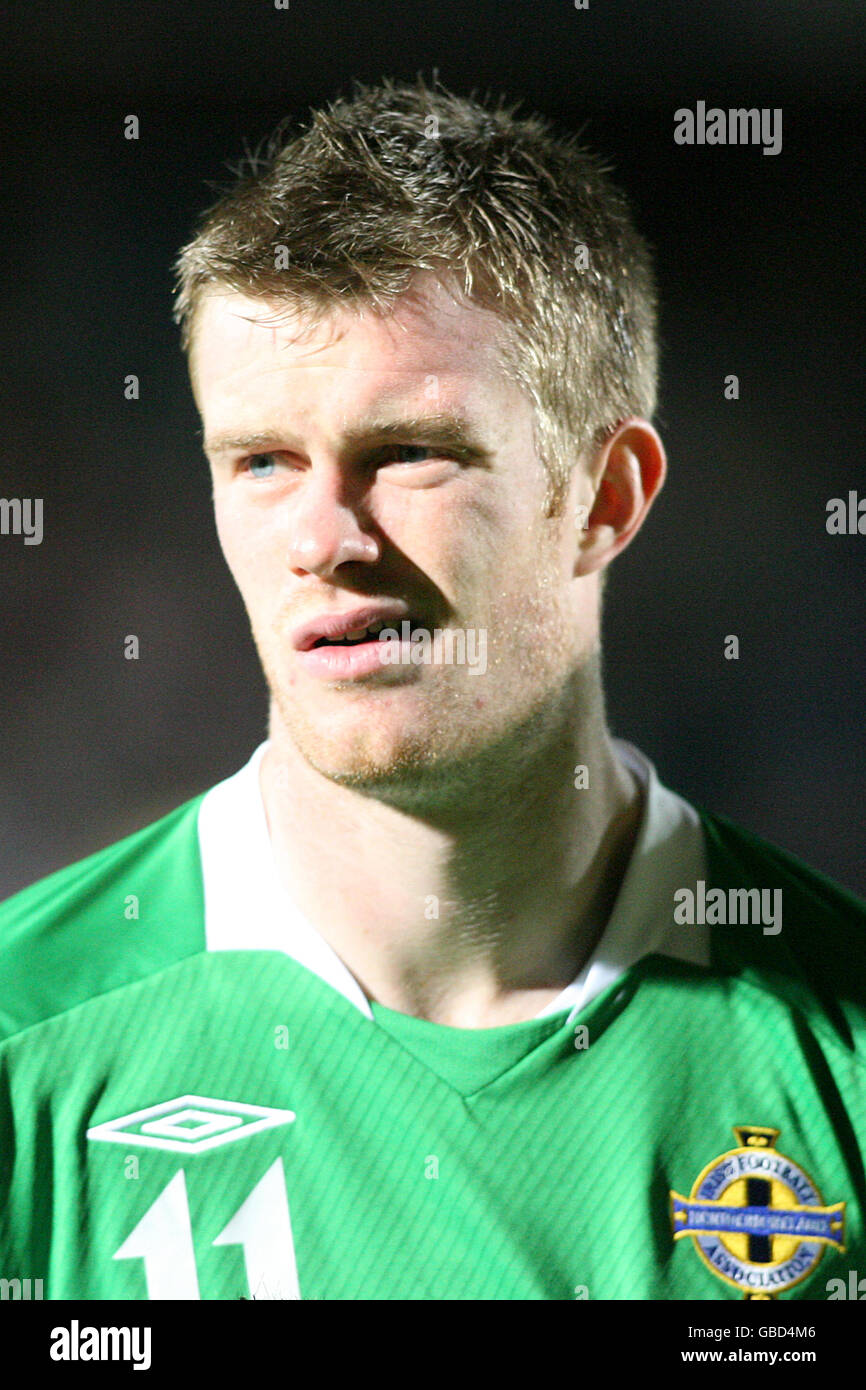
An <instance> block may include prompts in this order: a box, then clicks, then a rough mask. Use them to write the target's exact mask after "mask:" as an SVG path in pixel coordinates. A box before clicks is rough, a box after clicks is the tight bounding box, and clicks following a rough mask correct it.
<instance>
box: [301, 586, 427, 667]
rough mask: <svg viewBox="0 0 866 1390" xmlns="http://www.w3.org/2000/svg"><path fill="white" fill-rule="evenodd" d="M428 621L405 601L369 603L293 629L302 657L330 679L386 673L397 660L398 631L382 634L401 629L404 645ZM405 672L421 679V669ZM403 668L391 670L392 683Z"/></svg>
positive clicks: (401, 642)
mask: <svg viewBox="0 0 866 1390" xmlns="http://www.w3.org/2000/svg"><path fill="white" fill-rule="evenodd" d="M421 627H423V623H422V621H421V619H420V618H418V617H415V616H413V615H411V614H410V613H409V611H408V608H407V605H406V604H405V603H402V602H398V601H396V600H395V601H392V602H382V603H377V604H372V603H370V604H366V605H365V606H364V607H363V608H360V607H359V608H356V609H353V610H352V611H351V612H349V613H331V614H324V615H323V616H322V617H320V618H314V619H313V620H312V621H310V622H308V623H304V624H303V625H302V626H301V627H299V628H297V629H296V630H295V632H294V633H293V634H292V644H293V646H294V648H295V651H296V653H297V660H298V661H299V662H300V665H301V667H302V668H303V669H304V670H305V671H306V672H307V674H308V675H310V676H314V677H316V678H318V679H320V680H325V681H332V682H333V681H340V682H345V681H358V680H362V679H366V678H368V677H372V678H374V679H375V680H378V679H380V678H381V677H382V676H383V675H385V674H386V667H391V666H393V649H392V647H391V643H392V642H394V638H393V637H386V638H385V639H384V640H383V638H382V633H383V632H384V631H386V630H390V631H391V632H396V634H397V640H398V642H399V644H400V647H401V648H404V647H405V646H408V644H409V643H410V642H411V638H412V634H413V633H414V632H415V631H417V630H418V629H419V628H421ZM400 674H401V678H402V679H407V678H409V677H410V676H411V678H412V679H417V676H418V672H417V670H415V671H412V670H411V668H410V670H409V671H407V670H405V669H403V668H401V673H400ZM396 678H397V673H396V672H395V671H393V670H392V671H391V673H390V676H388V677H387V683H388V684H393V682H394V680H395V679H396Z"/></svg>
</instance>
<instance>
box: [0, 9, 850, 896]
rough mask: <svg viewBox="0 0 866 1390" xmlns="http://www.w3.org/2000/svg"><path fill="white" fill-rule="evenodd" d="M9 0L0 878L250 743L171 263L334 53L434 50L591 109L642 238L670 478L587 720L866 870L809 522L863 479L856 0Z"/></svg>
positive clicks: (561, 102) (335, 75) (809, 856)
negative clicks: (749, 126) (217, 194)
mask: <svg viewBox="0 0 866 1390" xmlns="http://www.w3.org/2000/svg"><path fill="white" fill-rule="evenodd" d="M0 25H2V32H0V76H2V88H3V91H4V92H5V98H4V109H3V116H2V129H0V149H2V154H3V159H4V163H5V166H6V179H5V183H6V197H5V200H4V201H5V202H6V204H7V208H8V212H9V216H8V218H7V222H6V227H5V229H4V231H3V233H2V241H0V250H2V263H3V267H4V270H5V281H6V294H5V307H4V312H3V315H2V331H3V339H4V342H3V364H4V371H3V374H2V375H3V392H4V399H3V401H2V419H3V433H4V439H3V444H2V451H0V460H2V463H0V496H3V497H42V498H43V499H44V513H45V538H44V541H43V543H42V545H41V546H25V545H24V543H23V538H21V537H15V536H0V583H2V615H3V616H2V642H0V699H2V728H0V897H2V896H5V895H6V894H8V893H10V892H12V891H13V890H15V889H17V888H20V887H22V886H23V885H24V884H26V883H28V882H30V881H31V880H33V879H35V878H37V877H39V876H40V875H43V874H45V873H47V872H49V871H50V870H53V869H56V868H59V867H61V866H62V865H64V864H66V863H69V862H70V861H72V860H73V859H75V858H77V857H80V856H81V855H84V854H86V853H88V852H90V851H92V850H95V849H97V848H100V847H102V846H103V845H104V844H107V843H109V842H110V841H111V840H113V839H115V838H117V837H118V836H120V835H121V834H125V833H127V832H129V831H132V830H134V829H136V828H138V827H139V826H141V825H144V824H146V823H147V822H148V821H149V820H152V819H154V818H156V817H157V816H158V815H160V814H162V813H163V812H165V811H168V810H169V809H171V808H172V807H173V806H175V805H177V804H178V803H179V802H181V801H182V800H185V799H186V798H187V797H189V796H192V795H193V794H195V793H196V792H198V791H201V790H203V789H204V788H206V787H208V786H210V785H211V784H213V783H214V782H215V781H217V780H219V779H220V778H222V777H224V776H227V775H228V774H229V773H231V772H233V771H235V770H236V769H237V768H238V767H239V766H240V765H241V763H242V762H243V761H245V760H246V758H247V757H248V756H249V754H250V752H251V751H252V749H253V747H254V746H255V745H256V744H257V743H258V742H259V741H260V740H261V739H262V738H263V737H264V736H265V719H266V700H265V694H264V686H263V681H262V678H261V676H260V674H259V669H258V665H257V661H256V657H255V653H254V650H253V647H252V643H251V640H250V638H249V635H248V629H247V622H246V617H245V614H244V611H243V608H242V605H241V602H240V599H239V597H238V596H237V594H236V592H235V590H234V587H233V584H232V581H231V579H230V576H229V574H228V571H227V570H226V569H225V567H224V564H223V562H222V559H221V556H220V553H219V550H218V546H217V542H216V538H215V535H214V531H213V526H212V520H211V515H210V503H209V484H208V475H207V471H206V464H205V461H204V458H203V456H202V455H201V453H200V444H199V436H198V433H197V429H198V420H197V417H196V414H195V410H194V406H193V402H192V399H191V396H190V394H189V390H188V386H187V383H186V377H185V367H184V362H183V359H182V357H181V355H180V352H179V349H178V346H177V334H176V330H175V328H174V326H173V324H172V322H171V272H170V266H171V263H172V261H173V259H174V257H175V255H176V253H177V250H178V248H179V246H180V245H181V244H182V243H183V242H184V241H185V240H186V239H187V238H188V236H189V235H190V232H191V230H192V227H193V224H194V221H195V219H196V217H197V215H198V213H199V212H200V210H201V209H202V208H203V207H204V205H205V204H206V203H207V202H208V201H210V200H212V196H213V195H212V190H211V187H209V186H208V185H209V184H213V183H214V182H220V181H222V180H224V178H225V166H226V164H227V162H230V161H233V160H236V159H237V158H238V157H240V156H241V155H242V154H243V151H244V147H245V144H250V145H255V144H257V143H258V142H259V140H261V139H262V138H263V137H264V136H265V135H266V134H267V133H268V132H269V130H270V129H271V127H272V126H273V125H275V124H276V122H277V121H278V120H279V119H280V118H281V117H283V116H284V115H286V114H287V113H291V112H298V113H300V112H302V111H303V110H304V109H305V108H306V107H308V106H309V105H310V104H320V103H322V102H325V101H328V100H329V99H331V98H333V97H334V96H336V95H337V94H338V93H340V92H347V91H348V90H349V89H350V82H351V78H352V77H358V78H361V79H362V80H366V81H374V80H376V79H377V78H379V77H381V76H382V75H384V74H390V75H393V76H395V77H405V78H412V77H414V76H415V75H416V74H417V72H418V71H419V70H423V71H424V72H425V74H426V75H427V76H428V78H429V77H430V76H431V74H432V71H433V69H434V68H435V69H438V72H439V75H440V77H441V79H442V81H443V82H445V83H446V85H448V86H449V87H451V88H452V89H453V90H455V91H457V92H458V93H463V94H467V95H468V94H469V93H470V92H471V91H472V90H473V89H476V90H477V92H478V93H479V94H481V95H483V94H484V92H486V91H488V90H490V91H492V92H493V93H494V94H498V93H499V92H500V91H502V92H505V93H506V94H507V95H508V96H509V97H511V98H513V99H517V98H523V99H524V102H525V109H527V110H528V109H532V108H535V109H537V110H540V111H542V112H543V113H545V114H547V115H548V116H550V117H552V118H554V119H555V120H558V121H560V122H562V123H563V124H565V125H566V126H568V127H571V128H573V127H575V126H577V127H583V130H584V140H585V142H586V143H587V144H589V145H590V146H591V147H593V148H595V149H597V150H598V151H599V152H601V153H602V154H604V155H605V156H607V157H608V159H609V160H610V161H611V162H612V163H613V165H614V166H615V177H616V178H617V180H618V181H619V182H620V183H621V184H622V185H623V186H624V187H625V188H626V190H627V191H628V192H629V193H630V195H631V197H632V200H633V203H634V206H635V211H636V216H637V221H638V225H639V226H640V228H641V230H642V231H643V232H644V234H645V235H646V236H647V237H648V238H649V240H650V241H651V243H652V244H653V246H654V247H655V249H656V253H657V259H658V274H659V282H660V290H661V304H662V320H661V322H662V343H663V359H662V392H661V406H660V410H659V413H658V416H657V424H658V426H659V429H660V431H661V433H662V436H663V438H664V440H665V442H666V445H667V449H668V455H669V463H670V470H671V471H670V476H669V481H668V485H667V487H666V489H665V491H664V493H663V494H662V497H661V499H660V500H659V502H658V503H657V505H656V508H655V510H654V512H653V514H652V516H651V518H650V520H649V522H648V524H647V526H646V528H645V530H644V531H643V532H642V534H641V535H640V536H639V538H638V540H637V541H636V543H635V544H634V546H633V547H632V548H631V549H630V550H629V551H628V552H627V553H626V554H625V555H624V556H623V557H622V558H620V559H619V560H618V561H617V562H616V564H615V565H614V569H613V573H612V576H611V580H610V583H609V585H608V590H607V597H606V609H607V611H606V645H605V652H606V657H605V666H606V684H607V691H608V704H609V712H610V720H611V725H612V728H613V731H614V732H615V733H616V734H618V735H620V736H622V737H626V738H629V739H630V740H631V741H632V742H634V743H636V744H637V745H638V746H639V747H641V748H642V749H643V750H644V752H646V753H647V754H648V755H649V756H650V757H651V758H652V759H654V761H655V762H656V764H657V766H658V768H659V771H660V774H661V776H662V777H663V779H664V780H665V781H667V782H668V784H669V785H671V786H673V787H674V788H675V789H676V790H677V791H679V792H681V793H682V794H684V795H686V796H688V797H689V798H691V799H692V800H695V801H697V802H698V803H700V804H704V805H707V806H709V807H710V808H711V809H714V810H717V811H722V812H724V813H726V814H728V815H730V816H731V817H733V818H734V819H736V820H737V821H738V822H740V823H741V824H742V825H745V826H747V827H749V828H751V829H752V830H754V831H756V832H758V833H759V834H762V835H764V836H766V837H767V838H769V839H771V840H773V841H775V842H776V843H777V844H780V845H782V846H784V847H786V848H787V849H789V850H791V851H792V852H794V853H795V854H798V855H799V856H801V857H802V858H804V859H806V860H807V861H808V862H810V863H811V864H813V865H814V866H816V867H818V868H820V869H823V870H824V871H825V872H826V873H828V874H830V875H831V876H832V877H834V878H836V879H838V880H840V881H842V882H843V883H846V884H848V885H849V886H850V887H852V888H854V889H856V890H857V891H859V892H860V893H864V894H866V866H864V863H863V856H862V852H861V846H862V832H861V824H862V815H861V808H862V802H863V798H864V773H866V756H864V754H866V732H864V720H863V713H862V712H863V676H864V635H866V605H864V601H863V576H864V553H866V536H830V535H828V534H827V532H826V529H825V520H826V505H827V501H828V499H829V498H831V497H834V496H838V495H841V496H846V495H847V492H848V490H849V489H851V488H858V487H859V489H860V491H861V493H866V469H864V465H863V440H864V420H863V413H864V411H863V380H862V375H861V372H860V336H859V335H860V330H861V328H862V324H863V293H864V291H863V279H864V263H866V239H864V230H863V228H864V207H863V198H862V176H861V174H860V170H859V161H860V159H861V157H862V117H861V110H860V107H859V106H858V105H857V104H856V103H857V97H858V94H859V93H862V91H863V90H864V77H866V19H864V11H863V9H862V8H860V9H859V10H858V7H857V6H856V5H854V4H848V3H838V0H830V2H829V3H828V2H827V0H824V2H823V3H821V4H819V5H815V4H814V3H812V0H809V3H805V0H787V3H782V2H781V0H779V3H769V2H767V3H759V0H745V2H744V3H738V4H736V5H735V4H732V3H730V0H728V2H727V3H723V4H718V3H717V4H700V5H696V4H695V3H694V0H664V2H663V3H661V2H658V3H652V0H640V3H638V0H630V2H629V3H624V0H590V8H589V10H587V11H578V10H576V9H575V8H574V5H573V3H572V0H524V2H522V3H505V0H495V3H494V0H471V3H468V4H467V3H466V0H460V3H455V0H435V3H433V2H432V0H431V2H430V3H426V4H421V3H417V0H400V2H399V3H397V2H396V0H391V2H390V3H387V4H385V3H382V0H364V2H363V3H362V0H291V7H290V9H289V10H288V11H278V10H275V9H274V7H273V4H272V0H237V3H232V4H225V3H222V4H221V3H209V4H204V3H200V0H183V2H182V3H178V0H149V3H147V4H139V3H136V0H121V2H118V0H114V3H110V4H109V3H108V2H107V0H102V3H86V2H85V0H76V3H75V4H72V3H52V4H36V5H34V4H33V3H32V0H28V2H27V3H22V2H21V0H18V3H11V4H10V3H9V0H7V5H6V8H5V12H4V15H3V19H2V21H0ZM698 100H704V101H706V102H707V104H708V105H719V106H723V107H726V108H727V107H728V106H758V107H764V106H767V107H782V109H783V112H784V116H783V148H782V152H781V153H780V154H779V155H777V156H764V155H763V154H762V152H761V149H760V147H752V146H747V147H726V146H716V147H704V148H698V147H694V148H689V147H680V146H677V145H675V144H674V141H673V128H674V120H673V113H674V111H675V110H676V108H678V107H681V106H690V107H692V108H693V107H694V105H695V103H696V101H698ZM129 113H133V114H136V115H137V116H138V117H139V120H140V123H141V135H140V139H139V140H138V141H137V142H135V141H127V140H125V139H124V137H123V120H124V117H125V116H126V115H127V114H129ZM131 372H134V373H136V374H137V375H138V376H139V377H140V381H141V398H140V400H138V401H127V400H125V399H124V394H123V381H124V377H125V376H126V374H127V373H131ZM732 372H733V373H736V374H737V375H738V376H739V378H740V392H741V396H740V400H739V401H726V400H725V399H724V395H723V379H724V377H725V376H726V375H727V374H728V373H732ZM127 633H136V634H137V635H138V636H139V639H140V642H141V659H140V660H139V661H137V662H135V661H126V660H125V659H124V656H123V639H124V637H125V635H126V634H127ZM730 633H735V634H737V635H738V636H739V638H740V659H739V661H726V660H725V659H724V656H723V645H724V638H725V637H726V635H727V634H730Z"/></svg>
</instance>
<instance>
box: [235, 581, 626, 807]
mask: <svg viewBox="0 0 866 1390" xmlns="http://www.w3.org/2000/svg"><path fill="white" fill-rule="evenodd" d="M542 598H543V602H544V609H543V615H542V614H541V613H540V612H539V605H538V603H536V604H535V605H533V611H532V612H531V613H528V612H524V614H523V619H522V621H521V622H520V623H519V624H518V625H517V631H516V632H515V630H514V627H513V625H512V628H511V630H510V631H509V633H508V634H507V635H505V636H504V641H506V642H510V643H511V644H512V648H513V644H514V643H515V642H517V643H521V644H522V645H523V647H524V649H525V652H526V654H527V655H528V656H529V660H528V661H527V660H518V661H514V660H512V661H503V660H502V658H501V657H497V655H496V645H495V643H492V642H491V643H490V644H489V646H490V647H491V648H492V651H493V656H492V659H491V660H490V661H489V664H488V668H487V671H486V673H485V674H484V675H483V676H478V677H474V676H470V675H469V673H468V671H466V670H464V669H460V668H451V670H449V671H448V676H449V677H450V679H448V678H445V679H436V675H437V674H438V675H440V676H445V671H444V670H443V668H439V670H438V672H437V669H436V668H435V667H434V668H422V675H421V680H422V682H425V684H427V686H428V690H429V694H427V693H426V692H425V694H423V695H421V696H420V698H421V699H422V700H423V702H424V704H423V717H421V718H407V719H406V720H405V721H404V727H403V728H402V729H400V730H399V731H395V728H394V718H393V715H391V716H390V719H388V715H387V712H386V715H385V718H383V719H377V716H376V709H375V701H376V699H378V692H376V693H375V694H372V695H371V692H370V691H369V689H367V690H365V691H363V692H362V691H360V690H358V688H357V687H356V688H347V689H346V690H345V692H339V691H327V692H323V695H324V698H325V699H326V700H332V699H335V698H336V699H340V700H342V699H343V695H344V694H345V698H346V700H347V701H351V700H353V699H354V698H355V697H356V695H359V696H360V698H359V699H358V701H357V703H358V706H359V711H358V719H357V721H356V723H355V724H354V726H353V727H352V728H351V730H349V731H348V732H347V721H346V720H345V718H343V719H341V720H340V721H339V729H338V731H337V732H329V727H328V722H327V716H326V715H325V714H324V713H323V714H320V715H318V716H316V714H315V713H314V712H312V711H311V710H308V709H307V708H304V706H303V704H302V703H301V701H299V700H298V699H297V698H296V697H294V696H293V693H292V691H291V689H290V688H289V687H288V686H287V683H286V682H285V681H284V680H282V679H281V678H280V675H279V673H278V672H279V663H278V661H277V660H274V659H273V658H272V655H271V654H266V653H265V652H263V651H262V650H261V647H260V652H259V654H260V658H261V660H262V666H263V669H264V672H265V676H266V679H267V683H268V688H269V690H270V696H271V720H270V723H271V739H272V741H273V742H274V743H275V744H277V745H279V746H281V747H285V745H286V742H288V743H290V744H291V745H292V747H293V749H294V750H295V751H296V752H297V754H299V755H300V757H301V758H302V759H303V760H304V761H305V762H306V763H307V764H308V765H309V766H310V767H312V768H313V769H314V770H315V771H316V772H318V773H320V774H321V775H322V776H323V777H326V778H327V779H328V780H330V781H332V782H334V783H337V784H338V785H341V786H345V787H348V788H353V789H355V790H357V791H360V792H361V793H362V794H365V795H368V796H371V797H373V798H376V799H378V800H380V801H382V802H384V803H386V804H389V805H392V806H394V807H396V808H398V809H401V810H404V811H406V812H408V813H410V814H413V815H424V816H426V817H429V818H432V819H436V820H438V821H440V822H442V823H445V822H447V821H448V820H449V819H451V818H454V817H457V816H459V817H460V818H461V819H464V820H465V818H466V816H467V815H472V811H473V807H474V808H476V810H477V813H478V814H479V815H483V814H485V813H486V812H487V810H488V808H489V806H490V799H491V797H497V796H507V795H514V794H515V792H516V791H517V790H519V788H520V787H521V785H524V786H525V783H526V779H527V778H531V777H532V776H533V774H534V772H536V771H537V770H538V769H539V766H540V764H541V763H543V762H547V761H549V759H550V756H551V750H552V749H555V748H556V747H559V748H560V749H561V750H562V755H563V760H565V758H567V757H569V756H570V746H571V741H572V733H573V729H574V726H575V721H576V720H577V721H578V722H580V719H581V718H582V717H585V718H587V719H589V720H592V722H595V715H596V714H597V712H598V703H599V700H600V673H599V661H598V651H597V648H595V647H594V648H592V650H590V651H588V652H585V653H583V654H579V653H577V652H576V651H575V643H574V636H573V633H572V631H571V624H570V621H569V620H568V617H567V615H566V614H565V613H564V611H563V609H562V607H561V606H560V605H557V604H551V603H550V594H549V592H548V593H547V594H546V595H543V596H542V595H539V601H541V600H542ZM458 672H459V674H458ZM454 675H457V679H454ZM431 676H432V677H433V679H430V677H431ZM392 689H394V688H393V687H392ZM394 693H395V695H396V696H397V698H398V699H399V698H400V696H399V687H398V688H397V689H395V690H394ZM416 693H417V688H416ZM382 694H383V696H384V697H385V698H387V696H386V688H384V687H383V689H382ZM478 696H482V697H483V699H484V707H483V709H482V710H481V711H479V710H478V709H477V707H476V698H477V697H478ZM386 720H388V722H386ZM566 747H568V751H566ZM564 770H565V771H566V772H567V771H568V768H567V767H566V768H565V769H564Z"/></svg>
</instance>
